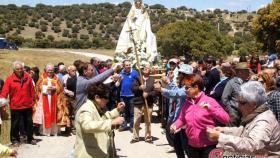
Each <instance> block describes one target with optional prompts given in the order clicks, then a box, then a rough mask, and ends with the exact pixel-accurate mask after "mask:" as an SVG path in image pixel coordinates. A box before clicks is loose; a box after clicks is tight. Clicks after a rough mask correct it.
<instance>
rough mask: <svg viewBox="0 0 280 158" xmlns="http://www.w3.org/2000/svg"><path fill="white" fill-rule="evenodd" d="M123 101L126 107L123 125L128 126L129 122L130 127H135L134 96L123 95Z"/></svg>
mask: <svg viewBox="0 0 280 158" xmlns="http://www.w3.org/2000/svg"><path fill="white" fill-rule="evenodd" d="M121 101H122V102H124V103H125V108H124V113H123V115H124V118H125V121H124V124H123V125H122V127H124V128H126V127H127V123H129V126H130V128H133V124H134V106H133V97H123V96H121Z"/></svg>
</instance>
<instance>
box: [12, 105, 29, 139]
mask: <svg viewBox="0 0 280 158" xmlns="http://www.w3.org/2000/svg"><path fill="white" fill-rule="evenodd" d="M21 119H23V123H24V126H25V127H26V134H27V141H31V140H33V120H32V108H28V109H20V110H11V133H10V134H11V142H12V143H15V142H20V138H19V129H20V120H21Z"/></svg>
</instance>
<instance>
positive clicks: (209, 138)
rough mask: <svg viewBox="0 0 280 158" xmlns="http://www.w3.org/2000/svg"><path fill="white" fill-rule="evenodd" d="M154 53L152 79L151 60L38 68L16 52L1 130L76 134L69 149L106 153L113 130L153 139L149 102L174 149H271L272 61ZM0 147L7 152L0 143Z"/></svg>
mask: <svg viewBox="0 0 280 158" xmlns="http://www.w3.org/2000/svg"><path fill="white" fill-rule="evenodd" d="M186 61H187V60H185V59H180V58H176V57H174V58H171V59H163V60H162V78H156V77H155V75H152V74H153V72H154V71H153V67H152V66H151V65H149V64H146V65H143V66H142V67H141V68H140V70H136V69H135V68H134V67H133V65H132V64H131V63H132V61H130V60H124V61H123V62H122V63H115V64H112V63H113V62H112V60H107V61H101V59H99V58H95V57H94V58H92V59H91V60H90V61H89V62H84V61H81V60H76V61H74V62H73V65H69V66H68V67H66V65H64V63H63V62H60V63H58V64H56V65H54V64H52V63H48V64H46V66H45V68H44V70H43V72H42V73H41V74H40V71H39V69H38V68H37V67H32V68H30V67H28V66H26V65H25V64H24V63H23V62H21V61H15V62H13V65H12V68H13V72H12V73H11V75H10V76H8V77H7V78H6V80H5V82H4V81H3V80H0V90H1V91H0V94H1V98H0V105H1V106H2V107H1V115H3V114H5V113H7V110H8V108H7V105H9V108H10V112H11V131H10V139H11V143H12V146H13V147H18V146H19V145H20V144H21V143H22V142H25V143H28V144H32V145H36V144H37V142H36V140H35V139H34V135H44V136H56V135H71V134H75V135H76V142H75V145H74V149H75V150H74V151H75V153H74V155H75V157H77V158H85V157H98V158H100V157H116V156H117V154H116V151H115V147H114V146H115V143H114V130H113V129H117V130H118V131H119V132H122V131H126V130H128V131H130V132H131V140H128V141H130V143H137V142H139V141H141V140H140V139H139V138H140V136H139V130H140V124H141V119H142V116H144V122H145V136H144V141H145V142H146V143H150V144H153V142H154V140H153V137H152V130H153V129H152V128H151V122H152V121H153V119H152V118H153V117H152V113H153V106H158V107H159V111H158V116H159V117H158V118H160V120H161V124H162V128H163V131H162V134H165V135H166V139H167V141H168V143H169V145H170V146H171V147H172V148H173V149H174V151H175V153H176V155H177V157H179V158H184V157H186V156H187V157H189V158H208V156H209V154H210V152H211V151H212V150H213V149H215V148H216V147H219V148H222V149H223V150H224V152H223V154H224V155H226V154H228V155H230V154H234V153H235V154H237V153H238V154H239V155H240V154H247V155H265V156H268V157H275V158H276V157H280V91H279V87H280V60H277V56H276V55H275V54H272V55H271V56H269V58H268V61H267V62H263V63H262V62H261V61H260V60H259V57H258V56H256V55H251V56H250V57H240V61H234V62H224V61H222V60H217V59H215V58H214V57H212V56H209V57H207V58H205V59H204V60H200V61H192V62H186ZM0 149H1V150H0V155H1V154H2V153H3V154H2V155H16V151H15V150H13V149H9V148H6V147H4V146H0Z"/></svg>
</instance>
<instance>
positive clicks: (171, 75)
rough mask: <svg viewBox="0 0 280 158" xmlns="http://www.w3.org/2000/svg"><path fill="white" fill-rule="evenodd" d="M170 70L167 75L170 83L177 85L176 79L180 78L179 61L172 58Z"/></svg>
mask: <svg viewBox="0 0 280 158" xmlns="http://www.w3.org/2000/svg"><path fill="white" fill-rule="evenodd" d="M169 65H170V70H169V71H168V73H167V78H168V80H169V81H168V82H173V83H174V84H176V79H177V76H178V59H176V58H172V59H170V60H169Z"/></svg>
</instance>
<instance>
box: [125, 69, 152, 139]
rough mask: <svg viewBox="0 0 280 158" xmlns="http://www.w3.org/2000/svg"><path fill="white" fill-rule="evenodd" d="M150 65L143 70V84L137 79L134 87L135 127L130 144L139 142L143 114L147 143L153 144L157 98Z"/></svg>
mask: <svg viewBox="0 0 280 158" xmlns="http://www.w3.org/2000/svg"><path fill="white" fill-rule="evenodd" d="M150 72H151V68H150V65H148V64H147V65H146V66H145V67H144V69H143V84H142V85H141V82H140V79H139V78H137V79H136V80H135V81H134V83H133V87H132V91H133V93H134V100H133V103H134V126H133V138H132V140H131V141H130V143H135V142H138V141H139V130H140V123H141V118H142V114H143V113H144V120H145V142H147V143H153V142H152V136H151V118H152V112H153V103H154V99H155V97H156V92H155V91H154V81H155V79H154V78H153V77H151V76H150ZM145 99H146V100H147V102H146V103H147V104H148V105H147V106H148V109H147V107H146V105H145Z"/></svg>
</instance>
